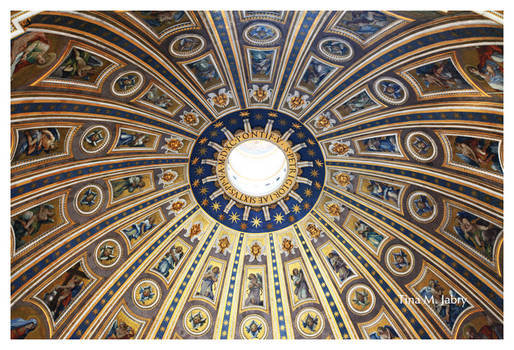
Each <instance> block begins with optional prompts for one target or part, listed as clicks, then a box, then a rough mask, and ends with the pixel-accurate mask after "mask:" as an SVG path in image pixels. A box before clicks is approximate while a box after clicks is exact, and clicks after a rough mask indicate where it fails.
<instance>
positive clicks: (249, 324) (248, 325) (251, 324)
mask: <svg viewBox="0 0 514 350" xmlns="http://www.w3.org/2000/svg"><path fill="white" fill-rule="evenodd" d="M239 333H240V335H241V338H243V339H265V338H266V335H267V334H268V326H267V324H266V320H265V319H264V318H263V317H262V316H259V315H249V316H247V317H245V318H244V319H243V320H242V321H241V328H240V330H239Z"/></svg>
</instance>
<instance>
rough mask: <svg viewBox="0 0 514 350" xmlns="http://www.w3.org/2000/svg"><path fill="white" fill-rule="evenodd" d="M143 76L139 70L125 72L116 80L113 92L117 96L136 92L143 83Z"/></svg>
mask: <svg viewBox="0 0 514 350" xmlns="http://www.w3.org/2000/svg"><path fill="white" fill-rule="evenodd" d="M143 80H144V79H143V76H142V75H141V73H138V72H134V71H131V72H125V73H122V74H120V75H118V77H117V78H116V79H115V80H114V83H113V84H112V87H111V88H112V92H113V94H115V95H117V96H129V95H132V94H134V93H135V92H136V91H137V90H139V88H140V87H141V85H143Z"/></svg>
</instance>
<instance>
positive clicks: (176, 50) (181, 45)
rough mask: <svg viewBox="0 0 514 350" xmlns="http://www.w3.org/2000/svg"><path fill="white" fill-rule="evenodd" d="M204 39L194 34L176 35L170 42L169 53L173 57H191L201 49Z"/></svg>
mask: <svg viewBox="0 0 514 350" xmlns="http://www.w3.org/2000/svg"><path fill="white" fill-rule="evenodd" d="M204 46H205V40H204V39H203V38H202V37H201V36H200V35H196V34H185V35H181V36H178V37H177V38H175V40H173V41H172V42H171V44H170V53H171V54H172V55H173V56H175V57H191V56H194V55H195V54H197V53H199V52H200V51H202V49H203V48H204Z"/></svg>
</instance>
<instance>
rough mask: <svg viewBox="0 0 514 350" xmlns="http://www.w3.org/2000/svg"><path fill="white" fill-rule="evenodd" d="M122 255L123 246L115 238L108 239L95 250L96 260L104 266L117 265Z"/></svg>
mask: <svg viewBox="0 0 514 350" xmlns="http://www.w3.org/2000/svg"><path fill="white" fill-rule="evenodd" d="M120 255H121V246H120V244H119V243H118V242H117V241H115V240H114V239H107V240H105V241H103V242H101V243H100V244H99V245H98V246H97V247H96V251H95V257H96V262H97V263H98V265H100V266H102V267H112V266H114V265H116V263H117V262H118V260H119V259H120Z"/></svg>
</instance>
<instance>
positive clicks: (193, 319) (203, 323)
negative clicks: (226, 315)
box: [183, 306, 211, 335]
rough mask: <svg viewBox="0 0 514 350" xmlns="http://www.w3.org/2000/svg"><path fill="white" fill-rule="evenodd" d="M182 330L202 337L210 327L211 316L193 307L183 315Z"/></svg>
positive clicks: (203, 309)
mask: <svg viewBox="0 0 514 350" xmlns="http://www.w3.org/2000/svg"><path fill="white" fill-rule="evenodd" d="M183 322H184V329H185V330H186V331H187V332H188V333H190V334H192V335H202V334H204V333H206V332H207V331H208V330H209V328H210V327H211V315H210V314H209V311H207V310H206V309H205V308H203V307H201V306H194V307H192V308H190V309H189V310H188V311H187V312H186V313H185V314H184V319H183Z"/></svg>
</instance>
